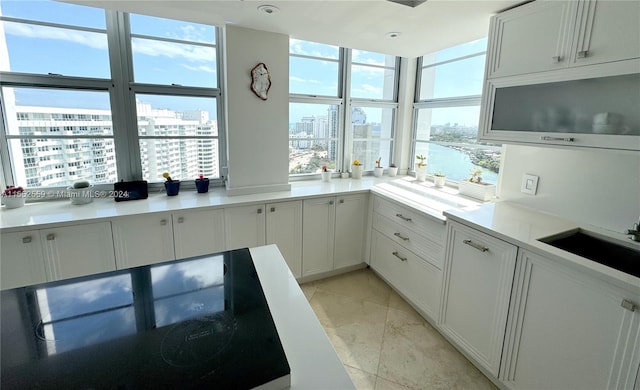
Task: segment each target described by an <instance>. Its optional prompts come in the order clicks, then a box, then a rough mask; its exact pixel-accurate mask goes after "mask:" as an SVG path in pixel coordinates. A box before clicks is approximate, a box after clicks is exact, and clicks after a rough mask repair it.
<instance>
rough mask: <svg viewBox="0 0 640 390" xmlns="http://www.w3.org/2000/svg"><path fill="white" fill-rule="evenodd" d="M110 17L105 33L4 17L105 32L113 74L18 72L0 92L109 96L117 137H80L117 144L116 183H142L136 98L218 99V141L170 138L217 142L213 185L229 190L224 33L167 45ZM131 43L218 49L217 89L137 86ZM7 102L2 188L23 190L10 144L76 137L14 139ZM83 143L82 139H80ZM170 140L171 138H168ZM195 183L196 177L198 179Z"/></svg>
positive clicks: (125, 19)
mask: <svg viewBox="0 0 640 390" xmlns="http://www.w3.org/2000/svg"><path fill="white" fill-rule="evenodd" d="M103 12H104V15H105V23H106V24H105V25H106V29H105V30H102V29H97V28H90V27H82V26H74V25H66V24H59V23H50V22H41V21H36V20H30V19H23V18H15V17H7V16H2V15H0V20H2V21H10V22H15V23H26V24H36V25H42V26H49V27H59V28H67V29H76V30H81V31H89V32H101V33H105V32H106V37H107V42H108V47H107V52H108V57H109V69H110V72H111V78H94V77H79V76H64V75H59V74H48V75H46V74H32V73H22V72H14V71H0V79H1V80H2V81H1V82H0V86H1V87H26V88H49V89H60V90H64V89H72V90H87V91H100V92H105V91H106V92H107V93H108V94H109V101H110V104H111V107H110V108H111V122H112V135H111V136H109V137H106V136H102V137H100V136H80V137H79V138H111V139H113V143H114V150H115V159H116V170H117V180H118V181H120V180H142V177H143V176H142V174H143V172H142V161H141V156H140V146H139V145H140V140H141V139H142V138H147V137H141V136H139V135H138V118H137V113H136V100H135V99H136V94H148V95H164V96H183V97H204V98H213V99H215V105H216V118H215V120H216V122H217V127H218V135H217V136H197V135H195V136H182V137H170V138H184V139H215V140H217V142H218V162H217V164H218V172H219V178H216V179H213V178H212V179H211V182H212V184H213V185H219V186H221V185H224V181H225V179H226V177H225V170H224V165H226V161H227V156H226V153H227V152H226V149H227V148H226V142H227V141H226V121H225V116H224V108H225V107H224V99H223V97H222V89H221V87H220V86H221V85H223V84H222V82H223V75H224V73H225V69H224V47H223V39H222V32H221V31H220V28H219V27H216V26H214V25H210V27H211V28H213V29H215V44H209V43H202V42H187V41H182V40H179V39H167V38H163V37H152V36H147V35H144V36H143V35H140V34H132V33H131V30H130V23H129V13H126V12H122V11H113V10H107V9H104V10H103ZM132 37H144V38H145V39H158V40H162V41H170V42H174V43H188V44H195V45H203V46H208V47H214V48H215V52H216V59H215V63H216V78H217V80H216V85H217V86H218V87H216V88H203V87H192V86H182V85H176V84H172V85H162V84H148V83H138V82H135V80H134V78H133V77H134V73H133V52H132V44H131V42H132V41H131V39H132ZM4 104H5V102H4V100H3V101H2V104H1V105H0V165H1V168H2V169H1V171H2V172H1V173H0V184H2V186H5V185H24V184H23V183H16V178H15V177H14V175H13V165H14V164H13V161H12V160H11V152H10V146H9V142H8V140H10V139H25V138H38V139H42V138H47V139H54V138H69V137H71V136H55V135H54V136H49V135H47V136H46V137H42V136H20V135H9V131H8V128H7V125H8V118H7V110H6V107H5V106H4ZM76 138H78V137H76ZM165 138H169V137H165ZM194 179H195V177H194ZM157 180H158V181H155V180H154V181H152V180H149V183H148V185H149V189H150V190H160V189H161V188H163V183H162V178H157ZM183 180H184V183H183V184H184V185H185V187H187V188H190V187H194V188H195V182H194V181H193V180H187V178H183ZM112 186H113V184H112V183H108V184H96V185H95V187H96V189H101V190H106V189H111V188H112ZM33 189H37V190H38V193H39V194H40V195H42V194H43V193H47V196H44V197H39V198H38V200H42V199H51V198H59V196H56V194H57V195H59V194H60V193H61V192H60V191H63V190H65V189H66V186H63V187H34V188H33Z"/></svg>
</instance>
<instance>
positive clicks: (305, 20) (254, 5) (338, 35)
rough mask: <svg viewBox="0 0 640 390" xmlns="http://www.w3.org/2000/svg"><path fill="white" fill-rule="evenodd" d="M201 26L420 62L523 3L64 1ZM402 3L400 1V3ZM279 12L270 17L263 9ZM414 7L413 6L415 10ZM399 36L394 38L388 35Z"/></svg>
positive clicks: (490, 0)
mask: <svg viewBox="0 0 640 390" xmlns="http://www.w3.org/2000/svg"><path fill="white" fill-rule="evenodd" d="M64 1H66V2H70V3H76V4H85V5H89V6H95V7H101V8H109V9H117V10H121V11H128V12H132V13H140V14H146V15H152V16H160V17H167V18H173V19H181V20H186V21H192V22H197V23H205V24H214V25H217V26H225V25H227V24H233V25H236V26H240V27H246V28H252V29H256V30H263V31H270V32H275V33H281V34H286V35H289V36H291V37H292V38H297V39H303V40H309V41H315V42H321V43H327V44H332V45H338V46H342V47H348V48H355V49H361V50H368V51H374V52H380V53H386V54H392V55H397V56H403V57H410V58H411V57H419V56H421V55H423V54H427V53H430V52H433V51H436V50H440V49H442V48H445V47H449V46H453V45H456V44H459V43H463V42H468V41H471V40H474V39H478V38H482V37H484V36H486V35H487V31H488V27H489V17H490V16H491V15H494V14H496V13H498V12H500V11H502V10H504V9H508V8H511V7H513V6H515V5H518V4H520V3H523V0H428V1H426V2H422V3H421V2H420V1H406V3H410V4H411V5H405V4H400V3H399V2H391V1H387V0H324V1H317V0H284V1H282V0H277V1H276V0H261V1H258V0H234V1H225V0H195V1H194V0H155V1H151V0H126V1H123V0H64ZM400 2H402V1H400ZM265 4H266V5H271V6H275V7H277V9H278V10H276V12H273V13H270V14H269V13H266V12H262V11H259V10H258V7H259V6H260V5H265ZM414 6H415V7H414ZM390 32H397V33H400V34H399V36H397V37H396V38H389V37H386V36H385V35H386V34H387V33H390Z"/></svg>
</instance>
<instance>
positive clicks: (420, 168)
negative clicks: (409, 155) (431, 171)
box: [416, 154, 427, 181]
mask: <svg viewBox="0 0 640 390" xmlns="http://www.w3.org/2000/svg"><path fill="white" fill-rule="evenodd" d="M416 159H417V160H418V162H417V163H416V179H418V181H425V180H427V163H426V162H425V160H426V159H427V158H426V157H425V156H423V155H421V154H420V155H417V156H416Z"/></svg>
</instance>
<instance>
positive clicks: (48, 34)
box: [4, 23, 107, 50]
mask: <svg viewBox="0 0 640 390" xmlns="http://www.w3.org/2000/svg"><path fill="white" fill-rule="evenodd" d="M4 28H5V33H6V34H8V35H16V36H20V37H25V38H37V39H53V40H59V41H66V42H73V43H76V44H79V45H84V46H88V47H91V48H93V49H105V50H106V49H107V36H106V34H99V33H92V32H87V31H76V30H69V29H64V28H53V27H46V26H34V25H28V24H19V23H5V25H4Z"/></svg>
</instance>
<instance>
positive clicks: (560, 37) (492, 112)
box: [478, 0, 640, 151]
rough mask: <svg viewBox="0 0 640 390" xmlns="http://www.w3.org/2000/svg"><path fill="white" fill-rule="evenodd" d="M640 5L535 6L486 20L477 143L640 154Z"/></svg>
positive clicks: (566, 3) (577, 3)
mask: <svg viewBox="0 0 640 390" xmlns="http://www.w3.org/2000/svg"><path fill="white" fill-rule="evenodd" d="M638 20H640V2H639V1H602V0H601V1H595V0H594V1H536V2H533V3H529V4H526V5H523V6H521V7H518V8H515V9H513V10H510V11H506V12H504V13H501V14H499V15H496V16H495V17H493V19H492V20H491V29H490V34H491V36H490V40H489V41H490V45H489V48H488V53H487V66H486V80H485V85H484V90H483V100H482V108H481V115H480V126H479V132H478V136H479V138H480V139H481V140H485V141H489V142H507V143H510V142H511V143H524V144H537V145H563V146H578V147H589V148H602V149H618V150H632V151H635V150H640V113H639V112H638V107H640V23H638Z"/></svg>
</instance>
